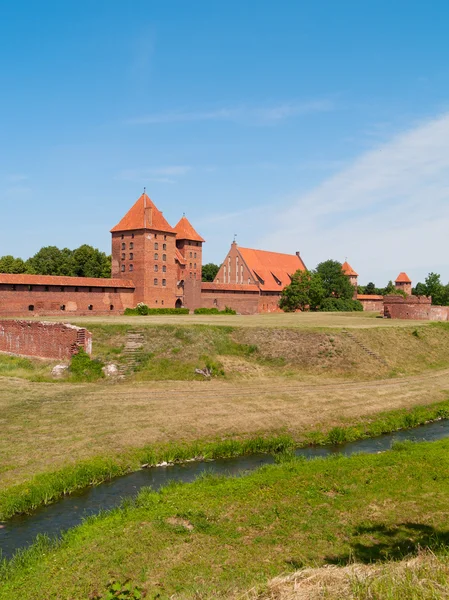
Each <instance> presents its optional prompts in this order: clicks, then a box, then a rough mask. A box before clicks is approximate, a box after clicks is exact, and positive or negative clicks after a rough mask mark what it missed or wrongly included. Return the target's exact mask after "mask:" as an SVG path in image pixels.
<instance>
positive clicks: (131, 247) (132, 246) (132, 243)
mask: <svg viewBox="0 0 449 600" xmlns="http://www.w3.org/2000/svg"><path fill="white" fill-rule="evenodd" d="M133 237H134V233H133ZM133 248H134V242H129V249H130V250H132V249H133Z"/></svg>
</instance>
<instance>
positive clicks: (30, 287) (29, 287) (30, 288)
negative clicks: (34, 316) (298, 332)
mask: <svg viewBox="0 0 449 600" xmlns="http://www.w3.org/2000/svg"><path fill="white" fill-rule="evenodd" d="M28 291H29V292H32V291H33V286H32V285H29V286H28ZM33 310H34V307H33Z"/></svg>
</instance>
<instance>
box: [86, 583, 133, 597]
mask: <svg viewBox="0 0 449 600" xmlns="http://www.w3.org/2000/svg"><path fill="white" fill-rule="evenodd" d="M143 597H144V596H143V592H142V590H141V589H140V588H138V587H134V586H133V585H132V584H131V582H130V581H125V582H124V583H120V582H119V581H111V582H110V583H109V584H108V586H107V588H106V593H105V595H104V596H94V598H93V600H113V599H114V598H120V599H123V600H125V599H127V598H128V599H129V600H140V598H143Z"/></svg>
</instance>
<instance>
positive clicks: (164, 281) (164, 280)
mask: <svg viewBox="0 0 449 600" xmlns="http://www.w3.org/2000/svg"><path fill="white" fill-rule="evenodd" d="M162 285H163V286H164V287H165V286H166V285H167V280H166V279H163V280H162Z"/></svg>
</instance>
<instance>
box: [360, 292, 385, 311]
mask: <svg viewBox="0 0 449 600" xmlns="http://www.w3.org/2000/svg"><path fill="white" fill-rule="evenodd" d="M356 297H357V300H358V301H359V302H360V303H361V304H362V306H363V310H366V311H370V312H382V311H383V310H384V297H383V296H379V295H377V294H357V296H356Z"/></svg>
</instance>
